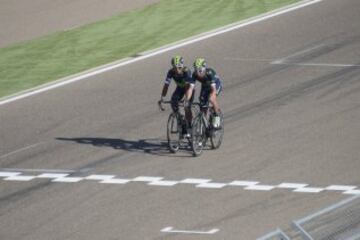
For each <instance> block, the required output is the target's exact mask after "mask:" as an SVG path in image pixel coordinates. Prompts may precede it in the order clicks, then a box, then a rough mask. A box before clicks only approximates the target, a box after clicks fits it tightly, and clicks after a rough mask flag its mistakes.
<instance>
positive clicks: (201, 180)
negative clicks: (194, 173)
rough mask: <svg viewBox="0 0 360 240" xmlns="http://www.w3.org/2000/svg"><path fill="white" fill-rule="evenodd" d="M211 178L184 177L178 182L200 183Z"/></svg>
mask: <svg viewBox="0 0 360 240" xmlns="http://www.w3.org/2000/svg"><path fill="white" fill-rule="evenodd" d="M210 181H211V179H203V178H186V179H184V180H182V181H180V183H187V184H202V183H207V182H210Z"/></svg>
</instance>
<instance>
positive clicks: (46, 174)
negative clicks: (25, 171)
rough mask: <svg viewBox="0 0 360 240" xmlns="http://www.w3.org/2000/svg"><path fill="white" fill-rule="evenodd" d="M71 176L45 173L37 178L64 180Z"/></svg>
mask: <svg viewBox="0 0 360 240" xmlns="http://www.w3.org/2000/svg"><path fill="white" fill-rule="evenodd" d="M66 176H69V174H67V173H43V174H40V175H38V176H37V178H64V177H66Z"/></svg>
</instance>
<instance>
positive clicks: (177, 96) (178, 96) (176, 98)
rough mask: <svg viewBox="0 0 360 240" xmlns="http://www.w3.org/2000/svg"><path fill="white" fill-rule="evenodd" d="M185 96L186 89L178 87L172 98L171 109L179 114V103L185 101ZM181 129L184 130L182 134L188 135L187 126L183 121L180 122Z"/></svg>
mask: <svg viewBox="0 0 360 240" xmlns="http://www.w3.org/2000/svg"><path fill="white" fill-rule="evenodd" d="M184 95H185V89H184V88H180V87H177V88H176V89H175V91H174V93H173V95H172V96H171V108H172V110H173V111H174V112H179V102H180V101H181V100H182V99H183V97H184ZM180 121H181V122H180V124H181V128H182V134H183V135H185V134H186V124H184V122H185V121H183V119H181V120H180Z"/></svg>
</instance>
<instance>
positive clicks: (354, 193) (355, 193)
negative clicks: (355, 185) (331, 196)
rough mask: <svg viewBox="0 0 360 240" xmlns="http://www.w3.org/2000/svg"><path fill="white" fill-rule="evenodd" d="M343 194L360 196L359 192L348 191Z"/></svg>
mask: <svg viewBox="0 0 360 240" xmlns="http://www.w3.org/2000/svg"><path fill="white" fill-rule="evenodd" d="M343 194H352V195H360V190H349V191H346V192H343Z"/></svg>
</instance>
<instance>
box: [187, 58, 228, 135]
mask: <svg viewBox="0 0 360 240" xmlns="http://www.w3.org/2000/svg"><path fill="white" fill-rule="evenodd" d="M192 78H193V81H194V82H195V81H199V82H200V83H201V91H200V98H199V100H200V105H201V107H206V106H207V105H208V104H209V101H210V102H211V103H212V105H213V108H214V112H215V117H214V118H213V122H212V124H213V126H214V127H215V128H219V127H220V116H219V113H220V107H219V104H218V102H217V99H216V98H217V96H218V95H219V94H220V92H221V90H222V81H221V80H220V78H219V76H218V75H217V74H216V72H215V70H214V69H212V68H209V67H207V63H206V61H205V59H204V58H197V59H196V60H195V62H194V73H193V75H192Z"/></svg>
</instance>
